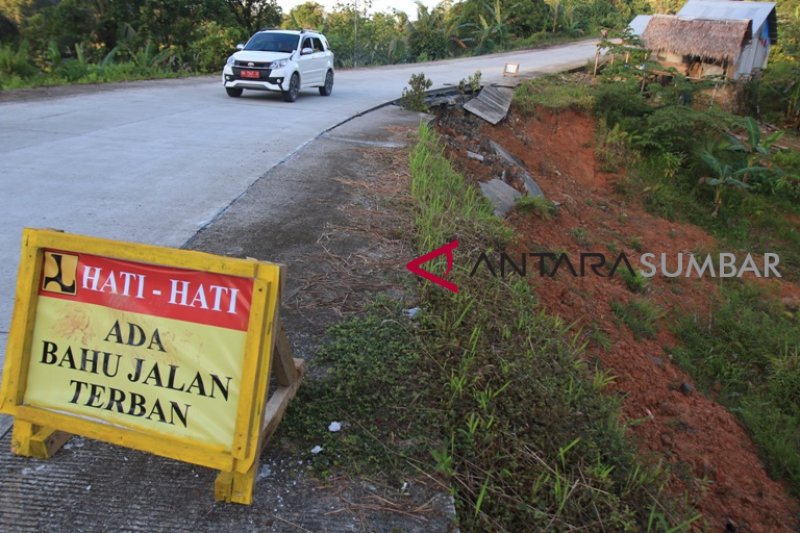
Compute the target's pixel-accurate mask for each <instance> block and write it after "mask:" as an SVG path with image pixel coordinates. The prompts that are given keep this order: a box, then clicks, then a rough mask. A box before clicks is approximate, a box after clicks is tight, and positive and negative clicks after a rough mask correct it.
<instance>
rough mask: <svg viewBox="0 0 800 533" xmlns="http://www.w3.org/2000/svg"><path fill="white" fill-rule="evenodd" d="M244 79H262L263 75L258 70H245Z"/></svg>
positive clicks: (243, 72)
mask: <svg viewBox="0 0 800 533" xmlns="http://www.w3.org/2000/svg"><path fill="white" fill-rule="evenodd" d="M242 77H243V78H260V77H261V73H260V72H259V71H257V70H243V71H242Z"/></svg>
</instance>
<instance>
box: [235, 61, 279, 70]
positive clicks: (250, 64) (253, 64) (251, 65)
mask: <svg viewBox="0 0 800 533" xmlns="http://www.w3.org/2000/svg"><path fill="white" fill-rule="evenodd" d="M271 63H272V62H271V61H269V62H266V63H264V62H261V61H234V62H233V66H234V67H240V68H247V69H262V68H269V66H270V64H271Z"/></svg>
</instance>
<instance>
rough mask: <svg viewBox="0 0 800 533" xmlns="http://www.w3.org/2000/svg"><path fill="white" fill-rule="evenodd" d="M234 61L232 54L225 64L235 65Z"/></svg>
mask: <svg viewBox="0 0 800 533" xmlns="http://www.w3.org/2000/svg"><path fill="white" fill-rule="evenodd" d="M233 62H234V59H233V56H230V57H229V58H228V61H227V62H226V63H225V64H226V65H229V66H230V65H233Z"/></svg>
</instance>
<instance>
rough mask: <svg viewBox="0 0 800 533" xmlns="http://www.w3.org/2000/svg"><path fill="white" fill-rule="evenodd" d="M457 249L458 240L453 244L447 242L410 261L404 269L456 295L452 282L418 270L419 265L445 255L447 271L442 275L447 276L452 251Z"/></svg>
mask: <svg viewBox="0 0 800 533" xmlns="http://www.w3.org/2000/svg"><path fill="white" fill-rule="evenodd" d="M456 248H458V240H455V241H453V242H449V243H447V244H445V245H444V246H442V247H441V248H437V249H435V250H433V251H432V252H428V253H427V254H425V255H421V256H419V257H417V258H415V259H412V260H411V261H409V262H408V264H407V265H406V268H407V269H409V270H410V271H411V272H413V273H414V274H416V275H417V276H420V277H423V278H425V279H427V280H428V281H431V282H433V283H435V284H437V285H439V286H441V287H444V288H445V289H447V290H448V291H451V292H454V293H456V294H458V285H456V284H455V283H453V282H450V281H447V280H446V279H442V278H440V277H439V276H437V275H436V274H432V273H430V272H428V271H427V270H425V269H423V268H420V265H421V264H423V263H427V262H428V261H430V260H431V259H436V258H437V257H439V256H440V255H445V254H446V255H447V270H446V271H445V273H444V275H445V276H446V275H448V274H449V273H450V270H452V268H453V250H455V249H456Z"/></svg>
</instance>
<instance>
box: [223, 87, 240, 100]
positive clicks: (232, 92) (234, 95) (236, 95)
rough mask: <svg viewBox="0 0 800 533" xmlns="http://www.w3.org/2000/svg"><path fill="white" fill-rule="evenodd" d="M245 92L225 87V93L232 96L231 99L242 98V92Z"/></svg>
mask: <svg viewBox="0 0 800 533" xmlns="http://www.w3.org/2000/svg"><path fill="white" fill-rule="evenodd" d="M243 90H244V89H237V88H233V87H225V92H226V93H228V96H230V97H231V98H239V97H240V96H242V91H243Z"/></svg>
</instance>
